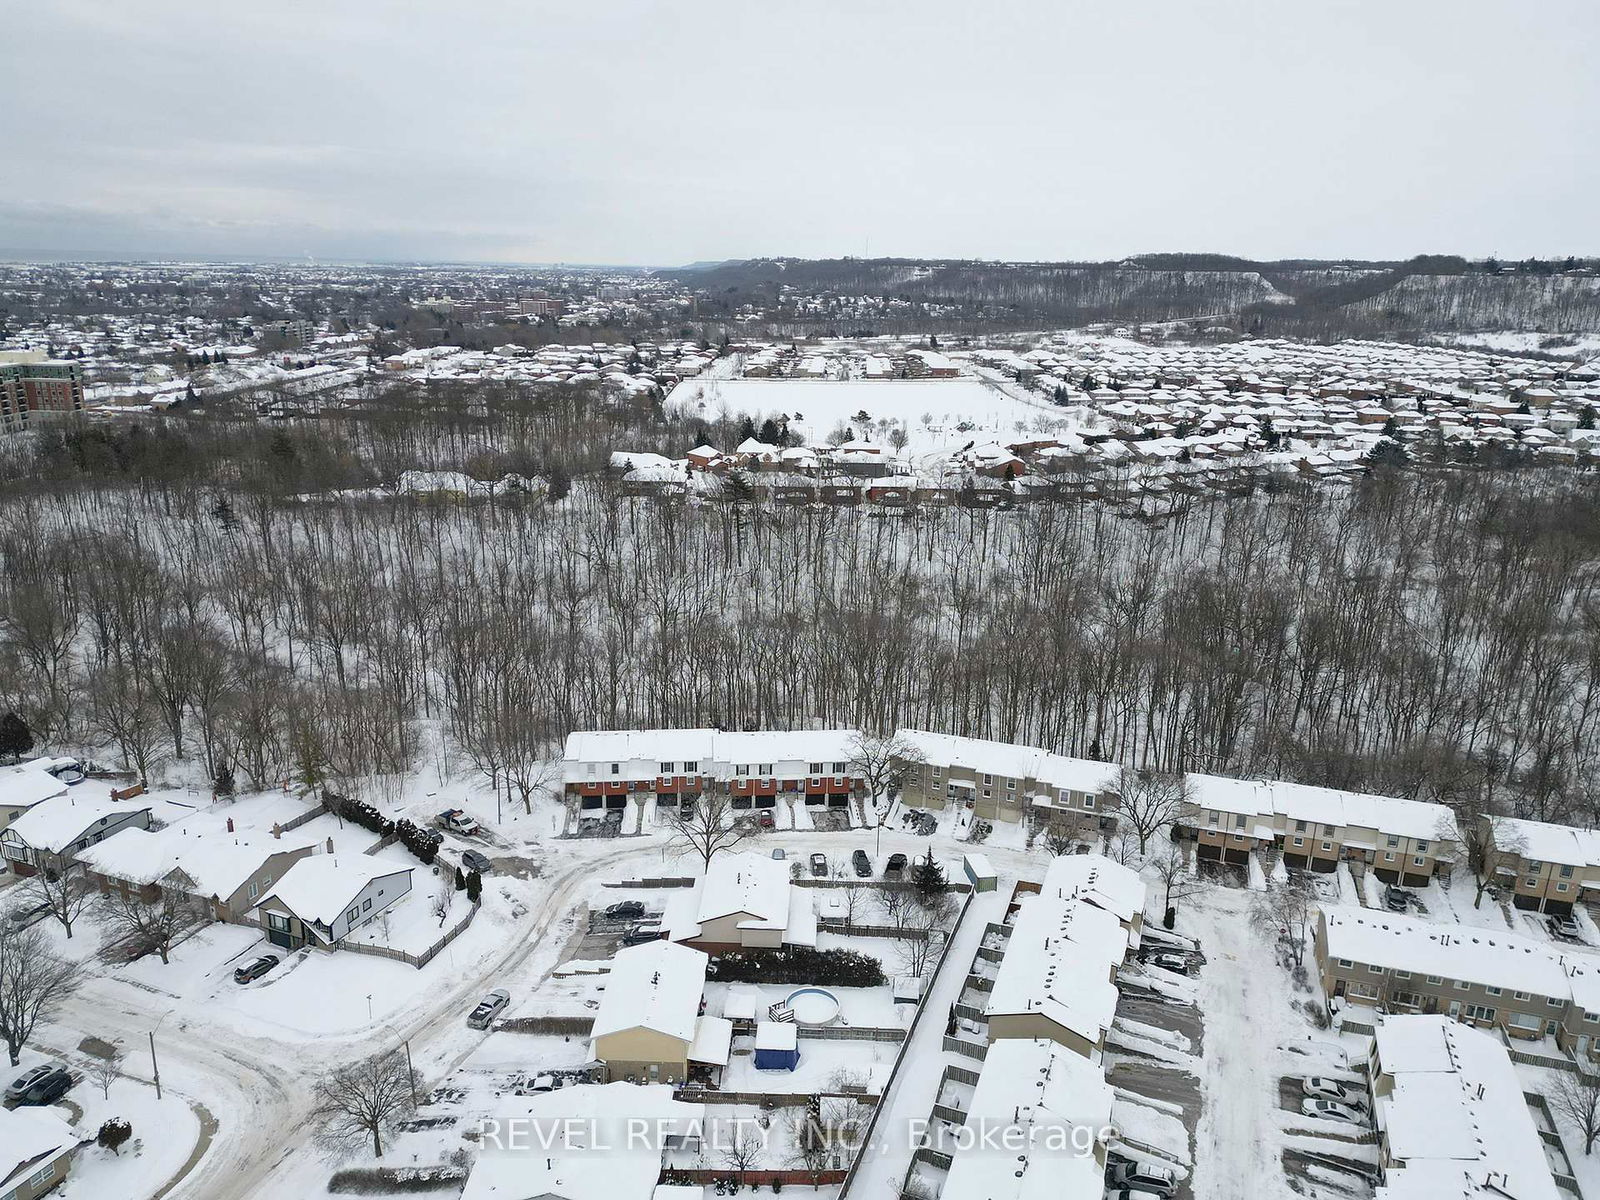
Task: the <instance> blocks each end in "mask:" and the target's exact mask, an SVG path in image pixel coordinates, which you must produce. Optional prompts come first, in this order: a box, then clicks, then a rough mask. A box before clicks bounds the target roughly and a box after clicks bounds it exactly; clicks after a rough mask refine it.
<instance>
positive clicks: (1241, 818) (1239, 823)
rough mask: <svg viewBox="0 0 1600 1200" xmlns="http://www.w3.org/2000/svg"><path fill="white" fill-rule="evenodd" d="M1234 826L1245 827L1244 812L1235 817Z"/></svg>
mask: <svg viewBox="0 0 1600 1200" xmlns="http://www.w3.org/2000/svg"><path fill="white" fill-rule="evenodd" d="M1233 827H1234V828H1235V829H1243V828H1244V814H1243V813H1239V814H1238V815H1237V816H1235V817H1234V818H1233Z"/></svg>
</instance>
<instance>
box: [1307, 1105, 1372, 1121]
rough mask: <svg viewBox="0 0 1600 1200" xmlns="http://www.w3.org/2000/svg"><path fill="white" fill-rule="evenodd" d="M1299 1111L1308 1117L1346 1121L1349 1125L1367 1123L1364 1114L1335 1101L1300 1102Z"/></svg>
mask: <svg viewBox="0 0 1600 1200" xmlns="http://www.w3.org/2000/svg"><path fill="white" fill-rule="evenodd" d="M1300 1111H1301V1112H1303V1113H1305V1115H1306V1116H1308V1117H1322V1118H1323V1119H1324V1120H1328V1121H1346V1122H1348V1123H1349V1124H1351V1125H1365V1124H1366V1123H1367V1115H1366V1113H1364V1112H1362V1111H1361V1110H1360V1109H1358V1108H1352V1107H1351V1106H1350V1105H1348V1104H1340V1103H1339V1102H1338V1101H1337V1100H1302V1101H1301V1102H1300Z"/></svg>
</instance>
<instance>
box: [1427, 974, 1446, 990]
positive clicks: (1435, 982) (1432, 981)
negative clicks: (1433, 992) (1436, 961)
mask: <svg viewBox="0 0 1600 1200" xmlns="http://www.w3.org/2000/svg"><path fill="white" fill-rule="evenodd" d="M1443 982H1444V980H1443V979H1441V978H1440V977H1439V976H1437V975H1429V976H1428V983H1429V985H1430V986H1432V987H1438V986H1439V985H1440V984H1441V983H1443Z"/></svg>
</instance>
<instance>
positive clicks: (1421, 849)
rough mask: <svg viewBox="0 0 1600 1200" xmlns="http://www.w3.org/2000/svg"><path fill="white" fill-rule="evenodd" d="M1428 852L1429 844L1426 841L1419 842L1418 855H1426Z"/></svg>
mask: <svg viewBox="0 0 1600 1200" xmlns="http://www.w3.org/2000/svg"><path fill="white" fill-rule="evenodd" d="M1427 852H1428V843H1427V842H1425V841H1424V842H1418V843H1417V853H1418V854H1426V853H1427Z"/></svg>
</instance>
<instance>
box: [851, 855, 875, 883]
mask: <svg viewBox="0 0 1600 1200" xmlns="http://www.w3.org/2000/svg"><path fill="white" fill-rule="evenodd" d="M850 865H851V866H852V867H854V868H855V872H856V875H857V876H859V877H860V878H862V879H865V878H867V877H868V876H869V875H871V874H872V858H871V856H870V855H868V854H867V852H866V851H865V850H857V851H856V852H855V853H854V854H852V855H851V856H850Z"/></svg>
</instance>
